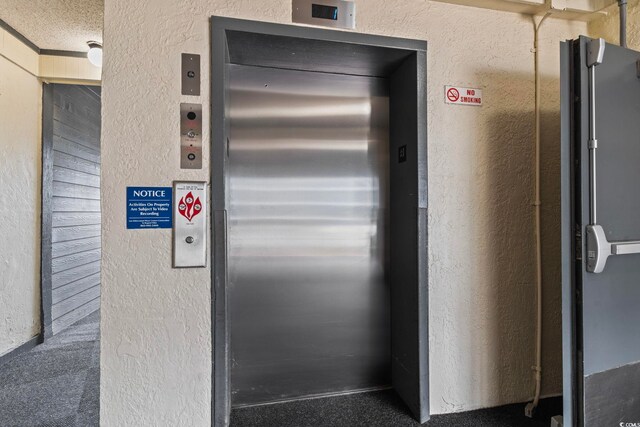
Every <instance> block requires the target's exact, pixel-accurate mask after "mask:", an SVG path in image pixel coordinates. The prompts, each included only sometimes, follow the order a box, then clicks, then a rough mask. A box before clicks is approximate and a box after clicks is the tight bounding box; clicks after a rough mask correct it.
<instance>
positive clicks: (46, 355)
mask: <svg viewBox="0 0 640 427" xmlns="http://www.w3.org/2000/svg"><path fill="white" fill-rule="evenodd" d="M99 330H100V313H99V312H96V313H94V314H92V315H90V316H89V317H87V318H85V319H83V320H81V321H80V322H78V323H76V324H75V325H73V326H71V327H70V328H69V329H67V330H65V331H63V332H61V333H60V334H58V335H56V336H55V337H53V338H51V339H50V340H48V341H47V342H46V343H45V344H42V345H39V346H36V347H35V348H33V349H31V350H30V351H28V352H25V353H23V354H21V355H19V356H17V357H15V358H14V359H11V360H9V361H8V362H6V363H4V364H3V365H0V426H1V427H26V426H29V427H33V426H38V427H89V426H98V425H99V420H100V417H99V413H100V367H99V364H100V341H99ZM523 413H524V404H519V405H508V406H503V407H500V408H492V409H483V410H479V411H472V412H464V413H459V414H448V415H436V416H434V417H432V419H431V421H429V422H428V423H427V424H426V426H427V427H445V426H446V427H449V426H456V427H467V426H468V427H549V424H550V418H551V417H552V416H554V415H558V414H561V413H562V401H561V399H560V398H556V399H546V400H543V401H542V402H541V406H540V407H539V409H538V412H537V414H536V417H535V418H534V419H529V418H526V417H525V416H524V415H523ZM418 425H419V424H418V423H417V422H415V421H414V420H413V418H412V417H411V415H410V414H409V410H408V409H407V407H406V406H405V405H404V403H403V402H402V401H401V400H400V399H399V398H398V396H397V395H396V394H395V392H394V391H393V390H387V391H380V392H373V393H361V394H352V395H347V396H339V397H329V398H322V399H310V400H300V401H295V402H288V403H281V404H276V405H264V406H256V407H251V408H241V409H234V410H233V411H232V414H231V426H232V427H359V426H362V427H365V426H366V427H415V426H418Z"/></svg>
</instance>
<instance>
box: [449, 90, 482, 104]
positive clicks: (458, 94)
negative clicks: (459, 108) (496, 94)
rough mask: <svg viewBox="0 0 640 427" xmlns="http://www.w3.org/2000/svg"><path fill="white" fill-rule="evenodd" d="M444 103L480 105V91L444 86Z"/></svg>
mask: <svg viewBox="0 0 640 427" xmlns="http://www.w3.org/2000/svg"><path fill="white" fill-rule="evenodd" d="M444 102H446V103H447V104H457V105H473V106H476V107H480V106H481V105H482V89H476V88H472V87H458V86H445V87H444Z"/></svg>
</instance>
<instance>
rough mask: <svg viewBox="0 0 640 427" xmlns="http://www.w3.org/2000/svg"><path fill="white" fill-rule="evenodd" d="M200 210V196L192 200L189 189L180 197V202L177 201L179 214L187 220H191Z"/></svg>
mask: <svg viewBox="0 0 640 427" xmlns="http://www.w3.org/2000/svg"><path fill="white" fill-rule="evenodd" d="M201 210H202V204H201V203H200V197H198V198H197V199H195V200H193V194H191V191H189V192H188V193H187V195H186V196H184V197H181V198H180V202H179V203H178V212H180V215H182V216H183V217H185V218H187V220H188V221H191V220H192V219H193V217H194V216H196V215H198V214H199V213H200V211H201Z"/></svg>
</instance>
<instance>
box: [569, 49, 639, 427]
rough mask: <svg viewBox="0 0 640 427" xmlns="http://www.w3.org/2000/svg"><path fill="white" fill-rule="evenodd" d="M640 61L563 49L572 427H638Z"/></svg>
mask: <svg viewBox="0 0 640 427" xmlns="http://www.w3.org/2000/svg"><path fill="white" fill-rule="evenodd" d="M639 60H640V53H639V52H635V51H633V50H630V49H626V48H622V47H619V46H615V45H611V44H606V43H605V42H604V40H602V39H589V38H585V37H582V38H580V39H578V40H575V41H570V42H567V43H563V46H562V94H563V96H562V99H563V102H562V135H563V141H562V150H561V152H562V167H563V171H562V174H563V175H562V176H563V180H562V208H563V209H562V210H563V219H562V221H563V222H562V224H563V341H564V348H563V357H564V373H565V378H564V385H565V390H564V396H565V405H564V406H565V410H564V412H565V414H564V415H565V420H564V421H565V426H567V425H568V426H582V425H584V426H602V425H620V423H625V422H629V423H632V422H640V405H639V404H638V400H637V399H638V396H640V327H639V325H640V241H638V240H637V239H640V78H639V77H638V70H637V68H636V67H637V63H638V61H639ZM617 255H626V256H624V257H620V256H617Z"/></svg>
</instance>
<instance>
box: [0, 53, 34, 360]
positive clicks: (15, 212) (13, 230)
mask: <svg viewBox="0 0 640 427" xmlns="http://www.w3.org/2000/svg"><path fill="white" fill-rule="evenodd" d="M40 104H41V89H40V84H39V83H38V80H37V79H36V78H35V77H34V76H33V75H31V74H29V73H27V72H26V71H25V70H23V69H22V68H19V67H18V66H17V65H15V64H14V63H12V62H10V61H8V60H7V59H5V58H4V57H2V56H0V236H2V244H1V245H0V355H2V354H4V353H6V352H8V351H11V350H13V349H15V348H16V347H19V346H20V345H22V344H24V343H25V342H27V341H28V340H29V339H31V338H32V337H34V336H35V335H37V334H38V333H39V331H40Z"/></svg>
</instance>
